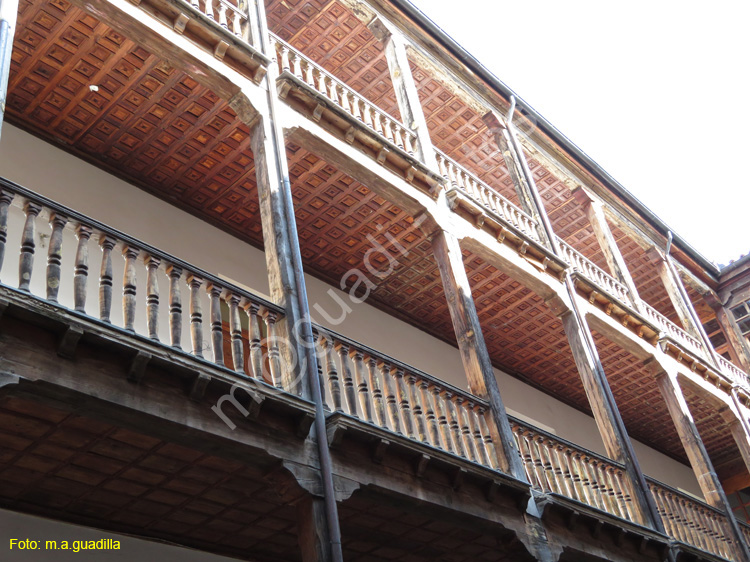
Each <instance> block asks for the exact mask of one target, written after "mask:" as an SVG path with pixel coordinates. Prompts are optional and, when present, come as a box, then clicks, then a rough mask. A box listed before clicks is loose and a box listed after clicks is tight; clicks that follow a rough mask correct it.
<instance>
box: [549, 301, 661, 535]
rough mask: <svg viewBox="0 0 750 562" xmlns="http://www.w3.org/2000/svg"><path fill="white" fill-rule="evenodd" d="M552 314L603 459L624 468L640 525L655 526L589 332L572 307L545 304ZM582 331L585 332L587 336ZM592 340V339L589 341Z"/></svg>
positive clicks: (641, 475) (642, 481) (639, 474)
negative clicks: (557, 320)
mask: <svg viewBox="0 0 750 562" xmlns="http://www.w3.org/2000/svg"><path fill="white" fill-rule="evenodd" d="M547 302H548V304H549V305H550V308H551V309H552V311H553V312H554V313H555V314H556V315H557V316H559V317H560V319H561V320H562V324H563V330H564V331H565V335H566V336H567V338H568V343H569V344H570V350H571V351H572V353H573V359H574V361H575V364H576V367H577V368H578V373H579V375H580V377H581V382H582V383H583V389H584V391H585V392H586V397H587V398H588V401H589V405H590V406H591V411H592V413H593V415H594V421H595V422H596V426H597V428H598V429H599V433H600V435H601V437H602V441H603V442H604V448H605V450H606V451H607V456H608V457H609V458H611V459H612V460H614V461H617V462H619V463H622V464H624V465H625V478H626V480H627V485H628V487H629V488H630V490H631V493H632V496H633V500H634V502H633V503H634V507H635V510H636V513H637V515H638V517H639V521H636V523H640V524H641V525H646V526H655V527H658V526H659V521H658V520H657V519H656V517H658V515H656V510H655V507H654V506H653V505H651V504H650V497H649V496H647V493H648V492H647V489H648V488H647V486H646V481H645V477H644V476H643V472H642V471H641V468H640V464H639V463H638V459H637V458H636V456H635V451H634V450H633V445H632V443H631V441H630V437H629V436H628V434H627V431H626V430H625V424H624V423H623V421H622V418H621V417H620V412H619V411H618V410H617V405H616V404H615V401H614V398H613V396H612V390H611V389H610V387H609V383H608V381H607V378H606V375H605V373H604V367H603V366H602V363H601V359H600V358H599V356H598V353H597V351H596V347H595V346H592V345H589V343H587V341H586V340H587V337H588V336H590V331H589V327H588V324H587V323H586V320H585V318H583V317H579V315H578V314H577V313H576V311H575V309H574V307H569V306H562V305H563V303H561V302H560V301H556V300H553V301H547ZM586 331H589V333H588V334H587V333H586ZM592 339H593V338H592Z"/></svg>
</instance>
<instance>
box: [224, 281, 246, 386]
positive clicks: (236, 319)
mask: <svg viewBox="0 0 750 562" xmlns="http://www.w3.org/2000/svg"><path fill="white" fill-rule="evenodd" d="M241 300H242V299H241V298H240V296H239V295H236V294H234V293H229V294H228V295H227V296H226V302H227V304H228V305H229V331H230V336H231V339H232V366H233V367H234V370H235V371H236V372H238V373H244V372H245V350H244V349H243V343H242V321H241V320H240V301H241Z"/></svg>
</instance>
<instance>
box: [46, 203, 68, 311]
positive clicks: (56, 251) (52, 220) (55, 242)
mask: <svg viewBox="0 0 750 562" xmlns="http://www.w3.org/2000/svg"><path fill="white" fill-rule="evenodd" d="M67 222H68V219H67V217H64V216H62V215H60V214H58V213H51V214H50V216H49V224H50V226H51V227H52V234H51V235H50V238H49V250H48V252H47V300H48V301H51V302H57V295H58V294H59V292H60V277H61V271H60V269H61V267H60V266H61V265H62V243H63V228H65V224H66V223H67Z"/></svg>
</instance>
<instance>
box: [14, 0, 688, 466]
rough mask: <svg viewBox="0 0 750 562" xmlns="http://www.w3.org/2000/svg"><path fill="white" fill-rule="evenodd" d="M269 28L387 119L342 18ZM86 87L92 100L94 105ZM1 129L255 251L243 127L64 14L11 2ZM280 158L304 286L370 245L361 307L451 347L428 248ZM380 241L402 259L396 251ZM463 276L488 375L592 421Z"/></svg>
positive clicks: (579, 242) (428, 95)
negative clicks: (15, 10) (517, 383)
mask: <svg viewBox="0 0 750 562" xmlns="http://www.w3.org/2000/svg"><path fill="white" fill-rule="evenodd" d="M269 21H270V24H271V27H272V29H273V31H274V32H275V33H277V34H279V35H281V36H282V37H284V38H285V39H287V40H289V41H291V42H292V44H294V45H295V46H296V47H298V48H300V49H302V50H303V51H305V52H306V53H307V54H308V55H309V56H311V57H312V58H315V59H316V60H317V61H318V62H319V63H320V64H322V65H324V66H326V68H328V69H329V70H330V71H331V72H333V73H334V74H336V75H337V76H339V77H340V78H342V79H344V80H346V81H347V82H348V83H350V84H352V85H354V86H355V87H356V88H357V89H358V90H359V91H360V92H362V93H363V94H364V95H366V96H368V97H369V98H371V99H373V100H374V101H376V102H377V103H378V104H379V105H380V106H381V107H382V108H383V109H385V110H386V111H388V112H389V113H391V114H394V115H398V111H397V107H396V101H395V97H394V94H393V88H392V84H391V82H390V79H389V77H388V73H387V65H386V64H385V59H384V58H383V53H382V48H381V46H380V44H379V43H378V42H377V41H375V40H374V38H373V37H372V35H371V34H370V32H369V31H368V30H367V28H366V27H364V26H362V25H361V24H360V23H359V20H357V19H356V18H355V17H354V16H353V15H352V14H350V13H349V12H347V11H346V10H345V9H344V8H343V6H342V5H341V4H339V3H337V2H335V1H334V2H321V1H320V0H312V1H311V2H307V3H303V2H298V3H294V2H291V1H286V2H281V1H278V2H277V1H276V0H274V1H273V2H270V3H269ZM413 72H414V74H415V76H416V77H417V80H418V82H419V89H420V95H421V96H422V99H423V103H424V104H425V107H426V109H427V111H428V122H429V126H430V132H431V134H432V136H433V139H434V141H435V144H436V145H437V146H438V147H439V148H440V149H441V150H443V151H445V152H446V153H448V154H449V155H451V156H452V157H453V158H455V159H456V160H458V161H459V162H460V163H461V164H462V165H464V166H465V167H466V168H468V169H470V170H472V171H473V172H474V173H475V174H477V175H478V176H480V177H481V178H483V179H484V180H485V181H487V182H488V183H490V185H493V186H495V187H497V188H498V189H499V190H501V191H502V192H503V193H504V194H505V195H506V196H507V197H509V198H511V199H513V198H515V194H514V193H513V189H512V186H511V184H510V180H509V178H508V174H507V171H506V170H505V167H504V164H503V162H502V158H501V156H500V155H499V153H498V152H497V151H496V150H495V149H494V148H493V147H492V146H491V145H490V144H488V143H487V139H486V133H485V132H484V128H483V125H482V124H481V121H480V116H479V115H477V114H476V113H475V112H473V110H471V109H470V108H468V107H467V106H466V105H465V104H464V103H463V102H462V101H460V100H459V99H458V98H457V97H456V96H454V95H453V94H451V93H450V92H448V91H447V90H446V89H445V88H444V87H443V86H442V85H441V84H440V83H439V81H437V80H436V79H435V78H434V77H431V76H429V74H428V73H427V72H425V71H424V70H423V69H421V68H419V67H417V66H416V65H413ZM90 85H95V86H97V89H96V91H94V90H92V89H90V88H89V86H90ZM7 115H8V118H9V120H11V121H12V122H13V123H15V124H17V125H19V126H20V127H23V128H24V129H26V130H28V131H31V132H33V133H35V134H37V135H39V136H41V137H43V138H46V139H48V140H50V141H51V142H53V143H54V144H56V145H57V146H62V147H64V148H65V149H66V150H68V151H70V152H72V153H74V154H76V155H78V156H80V157H82V158H84V159H86V160H88V161H90V162H92V163H94V164H96V165H97V166H100V167H102V168H104V169H106V170H108V171H110V172H112V173H113V174H115V175H118V176H120V177H122V178H124V179H126V180H128V181H130V182H132V183H134V184H135V185H137V186H139V187H140V188H142V189H144V190H146V191H148V192H150V193H153V194H155V195H157V196H158V197H161V198H163V199H166V200H168V201H171V202H172V203H173V204H175V205H177V206H179V207H181V208H183V209H185V210H187V211H189V212H191V213H193V214H194V215H196V216H198V217H200V218H201V219H203V220H206V221H207V222H210V223H212V224H214V225H216V226H218V227H220V228H222V229H224V230H227V231H228V232H230V233H232V234H234V235H235V236H237V237H238V238H241V239H242V240H245V241H247V242H249V243H251V244H254V245H256V246H258V247H262V244H263V239H262V231H261V226H260V219H259V212H258V197H257V188H256V184H255V168H254V162H253V156H252V153H251V152H250V147H249V131H248V129H247V127H246V126H245V125H244V124H243V123H241V122H240V120H239V119H238V117H237V115H236V114H235V113H234V112H233V111H232V109H231V108H229V106H228V105H227V104H226V103H225V102H224V101H222V100H221V99H219V98H218V97H217V96H216V95H214V94H213V93H212V92H211V91H209V90H207V89H206V88H205V87H203V86H201V85H200V84H199V83H198V82H196V81H195V80H193V79H192V78H191V77H190V76H187V75H185V74H184V73H181V72H179V71H178V70H176V69H175V68H172V67H171V66H169V64H167V63H166V62H165V61H163V60H160V59H159V58H158V57H156V56H154V55H153V54H152V53H149V52H148V51H146V50H144V49H143V48H142V47H140V46H138V45H136V44H134V43H133V42H132V41H130V40H129V39H128V38H126V37H122V36H121V35H119V34H117V33H115V32H114V31H113V30H111V29H110V28H108V27H107V26H106V25H104V24H102V23H101V22H98V21H97V20H95V19H93V18H91V17H90V16H88V15H86V14H84V13H83V12H82V11H81V10H79V9H77V8H74V7H73V6H72V5H71V4H69V3H68V2H66V0H49V1H48V0H21V4H20V11H19V24H18V33H17V34H16V37H15V43H14V50H13V64H12V70H11V77H10V96H9V100H8V107H7ZM466 147H470V149H468V150H467V149H466ZM287 156H288V158H289V167H290V176H291V183H292V192H293V196H294V200H295V207H296V210H297V222H298V230H299V235H300V244H301V248H302V254H303V260H304V265H305V268H306V270H308V271H310V272H311V273H313V274H314V275H316V276H317V277H319V278H321V279H323V280H325V281H328V282H330V283H332V284H333V285H335V286H339V284H340V281H341V279H342V278H345V277H346V275H345V273H346V272H347V271H349V270H350V269H352V268H361V267H362V263H363V258H364V255H365V253H366V252H367V251H368V250H369V249H370V248H372V243H371V241H370V240H369V239H368V235H369V236H372V237H374V238H375V239H376V240H377V241H378V242H379V243H380V244H383V245H384V246H386V247H388V248H390V253H391V260H393V261H391V260H389V259H387V258H386V257H385V256H384V255H382V254H378V253H374V254H371V255H370V257H371V260H372V263H373V265H374V266H375V267H376V268H377V269H378V271H381V272H385V274H384V275H382V276H381V277H382V278H380V279H374V278H372V280H373V281H376V285H377V287H376V288H375V289H374V290H373V291H372V293H371V294H370V296H369V299H368V303H370V304H373V305H375V306H378V307H379V308H382V309H384V310H386V311H387V312H389V313H390V314H393V315H394V316H397V317H399V318H402V319H404V320H406V321H407V322H410V323H411V324H414V325H416V326H418V327H420V328H421V329H423V330H425V331H427V332H429V333H431V334H433V335H435V336H436V337H438V338H440V339H442V340H444V341H447V342H449V343H452V344H454V345H455V335H454V332H453V327H452V323H451V320H450V315H449V313H448V309H447V306H446V302H445V295H444V293H443V288H442V284H441V280H440V275H439V273H438V270H437V266H436V264H435V261H434V258H433V256H432V252H431V249H430V244H429V243H428V242H426V241H425V240H424V239H423V237H422V236H421V235H420V234H419V233H417V232H416V231H415V229H414V227H413V218H412V217H410V216H409V215H407V214H406V213H405V212H404V211H403V210H401V209H399V208H398V207H396V206H394V205H392V204H391V203H390V202H388V201H386V200H384V199H383V198H381V197H379V196H378V195H377V194H376V193H373V192H372V191H370V190H369V189H368V188H367V187H366V186H364V185H362V184H361V183H359V182H357V181H356V180H355V179H353V178H351V177H348V176H346V175H345V174H343V173H341V172H340V171H338V170H337V169H336V168H334V167H333V166H331V165H330V164H328V163H327V162H326V161H325V160H323V159H321V158H320V157H319V156H316V155H313V154H311V153H309V152H308V151H306V150H305V149H303V148H301V147H299V146H296V145H293V144H289V145H288V146H287ZM530 165H531V167H532V169H533V171H534V174H535V177H536V180H537V183H538V185H539V187H540V189H541V191H542V196H543V197H544V199H545V202H546V204H547V205H548V210H549V212H550V216H551V217H552V219H553V222H554V223H555V226H556V228H558V232H560V233H561V236H563V237H564V238H565V239H566V240H567V241H568V242H569V243H571V244H573V245H574V246H575V247H576V248H578V249H579V250H580V251H582V252H584V253H586V254H587V255H588V256H589V257H590V258H591V259H593V260H594V261H595V262H597V263H598V264H599V265H601V266H602V267H605V268H606V264H605V263H604V261H603V258H602V256H601V252H600V251H599V250H598V246H597V244H596V240H595V238H594V237H593V234H592V233H591V229H590V227H589V226H588V225H587V222H586V219H585V215H584V214H583V212H582V210H581V208H580V207H579V206H578V204H577V203H576V202H575V201H574V200H573V199H572V197H571V196H570V194H569V193H568V190H567V188H565V187H564V186H563V185H562V184H561V183H560V182H558V181H557V180H556V179H555V178H554V177H553V176H552V174H551V173H550V172H549V171H548V170H546V169H544V168H543V167H542V166H541V165H540V164H539V163H538V162H536V161H534V160H532V161H531V162H530ZM27 187H29V188H30V189H34V187H35V186H33V185H31V186H27ZM172 226H173V227H175V228H180V227H181V225H172ZM614 230H615V236H616V237H617V239H618V241H619V243H620V244H621V247H622V249H623V251H624V252H625V254H626V256H627V259H628V260H629V261H630V263H632V264H634V265H635V267H634V271H633V273H634V276H635V277H636V283H637V284H638V285H639V288H642V291H643V292H642V296H643V298H645V299H646V300H647V301H649V302H650V303H651V304H653V305H654V306H656V307H657V308H659V309H660V310H661V311H662V312H664V313H665V314H668V315H671V316H672V317H673V318H674V312H673V311H672V310H668V309H669V306H668V298H667V297H666V292H665V291H664V289H663V287H662V286H661V284H660V283H659V282H657V281H658V280H657V279H656V272H655V270H654V269H653V267H650V266H648V265H647V264H646V262H645V257H644V256H643V255H642V254H643V252H642V250H640V248H639V247H638V246H637V245H636V244H635V243H633V242H632V241H630V240H629V239H628V238H627V236H626V235H624V234H623V233H622V232H619V231H618V230H617V229H614ZM392 240H397V241H398V243H399V244H400V245H401V247H402V248H403V251H398V250H396V249H394V246H393V243H392ZM146 242H148V241H146ZM180 257H182V258H185V259H187V260H190V259H191V257H190V256H180ZM394 262H395V265H393V263H394ZM464 262H465V264H466V268H467V273H468V276H469V279H470V281H471V285H472V290H473V292H474V295H475V299H476V303H477V308H478V311H479V315H480V320H481V323H482V329H483V331H484V334H485V338H486V340H487V345H488V348H489V350H490V353H491V355H492V359H493V361H494V363H495V364H496V365H497V366H498V367H499V368H502V369H504V370H506V371H508V372H510V373H512V374H514V375H516V376H519V377H521V378H523V379H525V380H527V381H528V382H530V383H531V384H534V385H536V386H539V387H540V388H543V389H544V390H545V391H547V392H549V393H550V394H553V395H555V396H557V397H558V398H560V399H561V400H564V401H566V402H568V403H570V404H572V405H574V406H576V407H578V408H580V409H582V410H584V411H588V403H587V400H586V398H585V395H584V393H583V391H582V388H581V383H580V380H579V377H578V374H577V372H576V369H575V365H574V363H573V359H572V356H571V353H570V350H569V347H568V344H567V340H566V338H565V336H564V334H563V332H562V327H561V324H560V322H559V320H558V319H557V318H556V317H554V316H553V315H552V314H551V313H550V312H549V310H548V309H547V308H546V305H545V304H544V303H543V302H542V301H541V300H540V299H539V298H538V297H537V296H536V295H535V294H534V293H532V292H530V291H529V290H528V289H526V288H524V287H522V286H521V285H519V284H518V283H516V282H515V281H513V280H512V279H510V278H509V277H507V276H506V275H504V274H503V273H502V272H500V271H498V270H497V269H496V268H494V267H493V266H492V265H491V264H488V263H486V262H484V261H483V260H482V259H480V258H479V257H478V256H476V255H474V254H472V253H470V252H468V251H465V252H464ZM391 265H393V267H392V268H391ZM390 269H392V271H388V270H390ZM346 282H347V283H349V286H351V283H353V282H354V279H353V278H352V277H351V276H349V278H348V279H347V280H346ZM670 306H671V305H670ZM674 319H675V320H676V318H674ZM374 329H388V328H387V326H385V327H374ZM363 343H365V344H366V343H367V342H363ZM602 345H603V346H604V347H603V349H602V356H603V357H605V358H606V359H605V361H606V363H605V367H606V368H607V372H608V376H609V377H610V379H611V380H612V381H613V387H615V388H616V389H619V390H616V392H620V394H619V395H618V396H619V398H618V401H621V402H622V404H621V405H622V407H623V416H624V418H625V419H626V423H627V424H628V425H629V428H630V429H631V430H632V431H633V434H634V435H635V436H636V437H637V438H639V439H642V440H644V441H645V442H648V443H651V444H653V445H654V446H656V447H657V448H661V449H663V450H664V451H665V452H667V453H668V454H670V455H672V456H674V457H676V458H680V459H683V460H684V455H683V454H682V451H681V449H680V447H679V445H678V444H677V443H676V442H675V440H674V439H673V436H671V437H670V436H669V435H668V432H665V431H658V432H657V431H654V430H653V428H654V427H670V425H669V424H670V423H671V422H670V421H669V418H668V417H667V416H666V412H665V411H662V410H658V409H657V410H655V411H654V413H653V415H652V416H651V417H649V418H644V417H643V412H642V409H641V408H639V407H638V403H637V401H634V400H633V399H632V396H634V394H630V393H631V391H633V392H635V393H636V394H637V393H639V392H640V393H641V394H644V393H645V395H644V396H646V397H647V398H648V400H649V401H650V400H651V398H653V391H654V387H653V384H652V383H650V382H649V381H648V380H646V379H645V378H644V375H643V373H640V372H638V371H637V369H636V370H634V367H633V366H632V365H631V364H630V362H629V361H627V360H625V358H624V357H623V356H622V352H621V350H620V351H618V350H616V349H613V348H611V347H610V346H611V344H610V345H609V346H608V345H607V344H605V343H602ZM633 385H635V386H633ZM644 399H645V398H644ZM654 401H655V399H654ZM646 419H648V423H646V421H644V420H646Z"/></svg>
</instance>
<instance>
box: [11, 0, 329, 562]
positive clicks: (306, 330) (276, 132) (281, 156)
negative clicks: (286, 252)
mask: <svg viewBox="0 0 750 562" xmlns="http://www.w3.org/2000/svg"><path fill="white" fill-rule="evenodd" d="M0 1H1V0H0ZM255 7H256V11H257V15H258V27H259V28H260V30H259V31H260V34H259V35H260V37H259V41H260V48H261V52H263V53H265V54H266V55H269V56H270V58H271V59H273V58H274V57H273V56H271V55H272V54H273V53H269V52H268V49H269V47H268V43H269V41H268V33H269V31H268V23H267V22H266V13H265V9H262V8H261V6H260V3H259V2H258V1H256V2H255ZM277 73H278V70H277V68H276V66H274V63H273V62H272V63H271V68H269V69H268V72H267V73H266V83H267V86H268V106H269V113H270V119H271V125H272V127H271V130H272V133H273V142H274V147H275V150H276V156H277V157H276V165H277V168H278V172H279V177H280V178H282V181H283V189H282V196H283V197H282V199H283V201H284V214H285V218H286V221H285V222H286V226H287V234H288V236H289V241H290V246H291V250H292V269H293V270H294V280H295V283H296V285H297V302H298V306H299V308H300V318H301V320H302V322H300V328H301V331H302V333H301V334H300V335H301V339H302V340H303V345H304V347H305V355H306V360H307V378H308V382H309V387H310V393H311V394H312V397H313V402H314V403H315V422H314V425H315V434H316V438H317V439H316V441H317V445H318V456H319V458H320V472H321V477H322V480H323V498H324V501H325V512H326V522H327V523H328V540H329V542H330V545H331V555H332V557H333V562H343V560H344V557H343V552H342V550H341V529H340V527H339V515H338V506H337V505H336V491H335V488H334V484H333V470H332V466H331V452H330V450H329V449H328V439H327V437H326V419H325V411H324V408H323V393H322V389H321V388H320V377H319V376H318V361H317V356H316V354H315V352H314V339H313V333H312V326H311V324H310V317H309V303H308V301H307V288H306V286H305V277H304V272H303V269H302V255H301V253H300V249H299V237H298V234H297V223H296V219H295V215H294V201H293V200H292V189H291V184H290V182H289V170H288V169H287V163H286V145H285V144H284V131H283V129H282V127H281V125H280V124H279V122H278V120H277V119H276V96H275V95H274V90H273V89H274V88H275V87H276V80H275V76H276V74H277Z"/></svg>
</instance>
